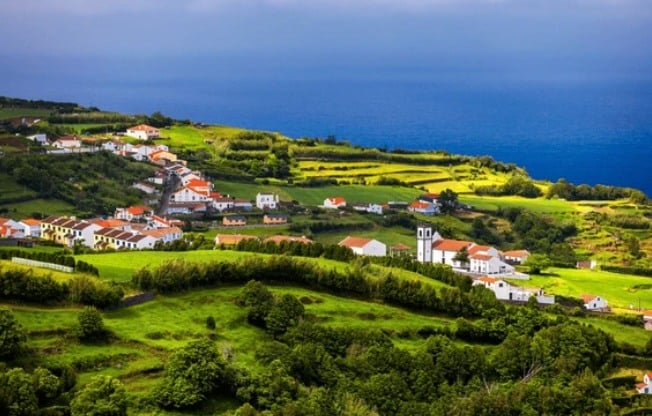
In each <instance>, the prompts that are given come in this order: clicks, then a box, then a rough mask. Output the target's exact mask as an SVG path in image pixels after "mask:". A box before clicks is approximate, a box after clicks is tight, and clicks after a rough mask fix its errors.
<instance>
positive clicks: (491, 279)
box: [478, 276, 498, 283]
mask: <svg viewBox="0 0 652 416" xmlns="http://www.w3.org/2000/svg"><path fill="white" fill-rule="evenodd" d="M478 280H479V281H481V282H486V283H496V282H497V281H498V279H496V278H495V277H489V276H482V277H481V278H479V279H478Z"/></svg>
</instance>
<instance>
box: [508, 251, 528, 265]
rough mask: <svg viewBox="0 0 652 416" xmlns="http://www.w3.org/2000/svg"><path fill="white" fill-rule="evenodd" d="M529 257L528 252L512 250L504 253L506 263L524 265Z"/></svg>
mask: <svg viewBox="0 0 652 416" xmlns="http://www.w3.org/2000/svg"><path fill="white" fill-rule="evenodd" d="M528 257H530V252H529V251H527V250H511V251H506V252H504V253H503V258H504V259H505V261H506V262H508V263H511V264H523V263H525V260H527V258H528Z"/></svg>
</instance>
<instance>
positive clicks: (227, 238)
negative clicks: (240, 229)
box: [215, 234, 258, 244]
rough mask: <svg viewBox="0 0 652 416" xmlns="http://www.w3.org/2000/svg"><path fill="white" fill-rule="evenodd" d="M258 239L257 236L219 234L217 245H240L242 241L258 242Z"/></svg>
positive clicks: (216, 237) (216, 238)
mask: <svg viewBox="0 0 652 416" xmlns="http://www.w3.org/2000/svg"><path fill="white" fill-rule="evenodd" d="M256 239H258V237H256V236H255V235H242V234H235V235H233V234H218V235H216V236H215V244H238V243H239V242H240V241H243V240H256ZM218 242H219V243H218Z"/></svg>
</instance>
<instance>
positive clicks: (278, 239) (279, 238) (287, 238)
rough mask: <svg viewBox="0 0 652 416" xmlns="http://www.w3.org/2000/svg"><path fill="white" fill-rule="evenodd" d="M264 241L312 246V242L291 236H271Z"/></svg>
mask: <svg viewBox="0 0 652 416" xmlns="http://www.w3.org/2000/svg"><path fill="white" fill-rule="evenodd" d="M265 241H266V242H267V241H272V242H274V243H276V244H279V243H281V242H283V241H291V242H292V241H294V242H297V243H304V244H312V242H313V241H312V240H311V239H309V238H306V237H295V236H291V235H273V236H271V237H268V238H266V239H265Z"/></svg>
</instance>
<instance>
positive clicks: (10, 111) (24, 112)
mask: <svg viewBox="0 0 652 416" xmlns="http://www.w3.org/2000/svg"><path fill="white" fill-rule="evenodd" d="M51 113H52V110H48V109H44V108H0V120H1V119H3V118H13V117H20V116H27V117H32V116H36V117H39V116H42V117H47V116H49V115H50V114H51Z"/></svg>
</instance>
